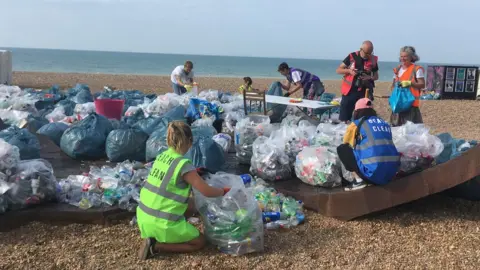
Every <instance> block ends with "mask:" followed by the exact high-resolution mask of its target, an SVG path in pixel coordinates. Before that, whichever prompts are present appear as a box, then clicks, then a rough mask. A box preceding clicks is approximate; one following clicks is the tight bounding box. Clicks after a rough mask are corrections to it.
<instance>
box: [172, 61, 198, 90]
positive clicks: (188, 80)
mask: <svg viewBox="0 0 480 270" xmlns="http://www.w3.org/2000/svg"><path fill="white" fill-rule="evenodd" d="M193 78H194V76H193V63H192V62H191V61H187V62H185V65H183V66H177V67H176V68H175V69H174V70H173V71H172V75H171V76H170V80H171V81H172V88H173V92H174V93H175V94H177V95H182V94H185V93H186V92H187V89H186V88H185V86H186V85H190V84H192V83H193Z"/></svg>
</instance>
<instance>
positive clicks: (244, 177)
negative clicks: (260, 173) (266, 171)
mask: <svg viewBox="0 0 480 270" xmlns="http://www.w3.org/2000/svg"><path fill="white" fill-rule="evenodd" d="M240 178H241V179H242V181H243V184H244V185H245V186H246V187H248V186H250V184H251V183H252V178H253V177H252V176H251V175H250V174H242V175H240Z"/></svg>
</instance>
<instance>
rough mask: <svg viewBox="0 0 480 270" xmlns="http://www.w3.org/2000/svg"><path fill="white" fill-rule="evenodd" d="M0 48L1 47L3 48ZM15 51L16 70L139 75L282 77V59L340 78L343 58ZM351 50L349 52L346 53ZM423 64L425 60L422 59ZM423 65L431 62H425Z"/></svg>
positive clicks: (386, 70)
mask: <svg viewBox="0 0 480 270" xmlns="http://www.w3.org/2000/svg"><path fill="white" fill-rule="evenodd" d="M0 49H1V48H0ZM3 49H6V50H10V51H12V58H13V59H12V60H13V70H14V71H40V72H75V73H99V74H101V73H105V74H136V75H170V73H171V72H172V70H173V68H174V67H176V66H178V65H183V63H184V62H185V61H186V60H190V61H192V62H193V63H194V72H195V75H196V76H205V77H245V76H249V77H252V78H280V77H281V76H280V74H279V73H278V72H277V68H278V65H279V64H280V63H281V62H287V63H288V64H289V66H292V67H297V68H301V69H304V70H307V71H309V72H311V73H313V74H315V75H317V76H319V77H320V78H321V79H322V80H338V79H340V78H341V77H340V75H338V74H336V73H335V69H336V68H337V67H338V65H339V64H340V62H341V61H342V59H338V60H322V59H295V58H262V57H239V56H210V55H181V54H161V53H130V52H103V51H78V50H54V49H25V48H3ZM347 53H348V52H346V54H347ZM420 64H422V63H420ZM378 65H379V68H380V72H379V80H380V81H390V80H391V79H392V77H393V75H392V69H393V68H394V67H396V66H397V65H398V62H383V61H380V62H379V63H378ZM422 65H423V66H424V67H426V66H427V65H428V64H425V63H423V64H422Z"/></svg>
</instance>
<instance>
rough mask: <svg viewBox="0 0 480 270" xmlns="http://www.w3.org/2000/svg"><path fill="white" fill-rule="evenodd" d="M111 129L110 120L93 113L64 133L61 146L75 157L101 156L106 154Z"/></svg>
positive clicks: (90, 157)
mask: <svg viewBox="0 0 480 270" xmlns="http://www.w3.org/2000/svg"><path fill="white" fill-rule="evenodd" d="M110 131H112V124H111V123H110V121H108V119H107V118H105V117H104V116H102V115H98V114H96V113H93V114H90V115H89V116H87V117H86V118H85V119H83V120H82V121H80V122H77V123H75V124H74V125H72V126H71V127H70V128H68V129H67V130H66V131H65V132H64V133H63V136H62V139H61V140H60V147H61V148H62V150H63V152H65V154H67V155H68V156H70V157H71V158H73V159H97V158H101V157H104V156H105V140H106V139H107V136H108V134H109V133H110Z"/></svg>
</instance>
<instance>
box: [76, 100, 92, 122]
mask: <svg viewBox="0 0 480 270" xmlns="http://www.w3.org/2000/svg"><path fill="white" fill-rule="evenodd" d="M94 112H96V109H95V103H93V102H87V103H84V104H77V105H75V108H74V109H73V113H74V114H75V115H76V116H77V118H78V119H84V118H85V117H87V116H88V115H89V114H91V113H94Z"/></svg>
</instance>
